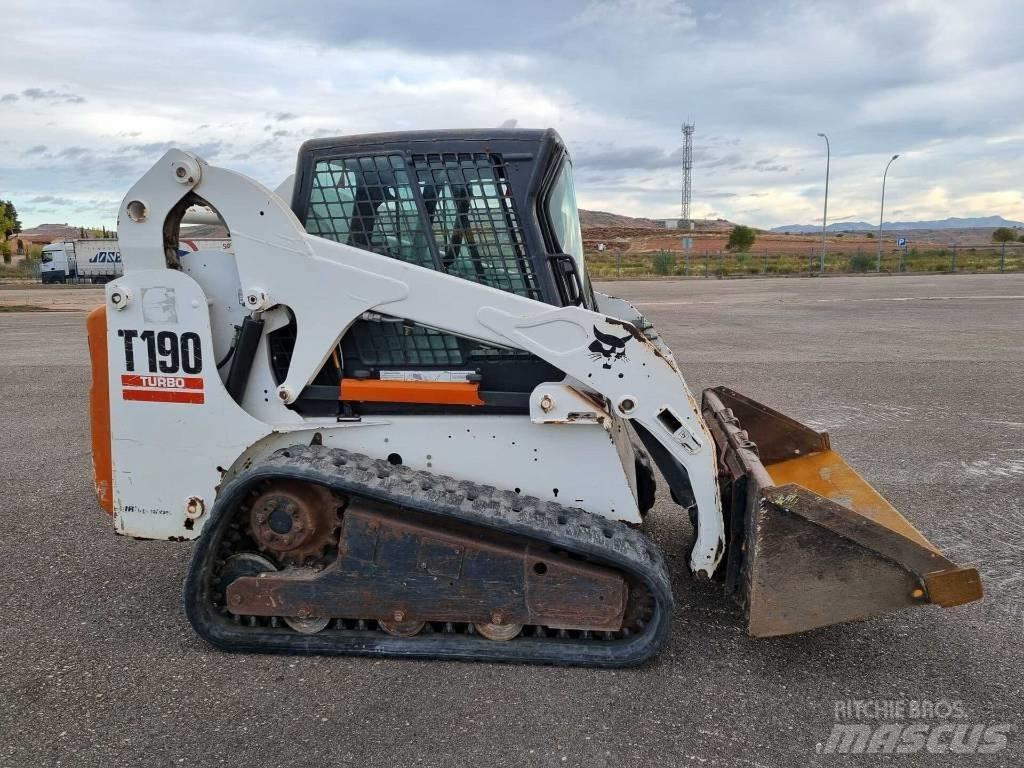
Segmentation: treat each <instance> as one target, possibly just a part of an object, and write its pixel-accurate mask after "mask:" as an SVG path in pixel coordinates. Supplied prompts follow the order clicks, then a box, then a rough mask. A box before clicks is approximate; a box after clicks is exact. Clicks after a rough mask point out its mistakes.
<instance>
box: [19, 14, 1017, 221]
mask: <svg viewBox="0 0 1024 768" xmlns="http://www.w3.org/2000/svg"><path fill="white" fill-rule="evenodd" d="M4 12H5V23H7V24H8V25H9V26H10V27H11V28H20V29H31V28H40V27H41V26H42V25H43V24H44V22H45V28H46V29H47V35H48V44H47V45H46V46H22V47H19V48H18V49H17V51H16V53H15V52H13V51H11V50H10V49H2V50H0V91H2V92H5V95H4V96H0V103H10V104H12V105H14V104H15V103H17V106H18V107H19V108H21V109H22V110H24V112H25V119H19V120H17V121H8V122H7V123H6V124H5V126H4V141H5V142H8V143H7V144H5V145H4V152H3V153H0V176H2V178H3V186H4V188H5V189H13V190H14V191H15V192H17V193H18V194H19V195H46V194H51V195H54V196H56V197H67V198H71V197H73V196H74V195H75V194H76V191H77V190H81V189H88V190H89V195H88V196H86V197H83V198H82V201H80V202H79V203H78V204H81V205H90V204H91V203H90V202H89V201H100V202H98V203H97V204H96V205H97V207H96V208H95V209H94V211H93V213H92V214H90V217H91V219H92V221H93V222H97V223H99V222H104V221H105V222H106V223H108V224H112V221H113V216H114V215H115V214H116V201H117V200H119V199H120V197H121V196H122V195H123V194H124V192H125V190H126V189H128V188H129V187H130V186H131V184H132V183H134V181H136V180H137V179H138V177H139V176H140V175H141V174H142V173H144V172H145V171H146V170H147V169H148V168H149V167H150V165H151V164H152V163H153V162H155V161H156V159H158V158H159V156H160V155H161V154H162V153H163V152H164V151H166V150H167V149H168V148H169V147H171V146H180V147H184V148H186V149H193V150H195V151H198V152H199V153H200V155H202V156H203V157H205V158H206V159H207V160H209V161H211V162H223V163H225V164H228V165H230V166H231V167H233V168H234V169H236V170H239V171H241V172H243V173H248V174H250V175H253V176H255V177H256V178H258V179H259V180H260V181H261V182H263V183H265V184H267V185H269V186H271V187H275V186H277V184H278V182H279V181H280V180H281V179H282V178H283V177H284V176H286V175H287V174H288V173H290V172H291V171H292V170H293V169H294V166H295V152H296V150H297V148H298V146H299V144H300V143H301V142H302V141H303V140H305V139H309V138H314V137H317V136H332V135H343V134H355V133H373V132H377V131H388V130H413V129H431V128H461V127H484V128H486V127H494V126H500V125H502V124H503V121H506V116H507V115H510V114H512V115H515V116H516V117H515V121H516V122H515V125H517V126H522V127H546V126H552V127H554V128H556V129H557V130H558V131H559V133H560V134H561V135H562V137H563V138H564V139H565V141H566V144H567V146H568V147H569V149H570V151H571V152H572V155H573V158H574V167H575V170H576V175H577V185H576V187H577V190H576V191H577V195H578V198H579V200H580V202H581V204H582V205H584V206H592V207H601V208H603V209H605V210H612V211H621V212H624V213H634V214H638V215H644V216H650V217H663V216H671V215H673V214H674V213H675V211H676V210H677V208H678V200H679V182H680V180H679V167H680V162H681V156H680V150H679V146H680V138H681V137H680V135H679V127H680V123H681V122H683V121H684V120H686V121H693V122H695V123H696V125H697V132H696V134H695V136H694V168H693V196H694V200H693V208H694V209H695V210H696V211H697V214H698V215H702V214H704V213H708V212H710V211H711V210H712V207H714V209H715V210H716V211H717V212H718V213H720V214H721V215H723V216H726V217H730V218H739V217H740V216H741V215H747V216H749V217H751V218H750V219H749V221H748V222H746V223H750V224H754V225H756V226H772V225H775V224H786V223H791V222H801V221H806V222H811V221H814V220H815V218H817V217H819V216H820V211H821V202H822V198H823V196H824V176H825V157H824V149H825V148H824V143H823V142H822V140H821V139H819V138H817V136H816V134H817V132H819V131H825V132H827V133H828V134H829V138H830V140H831V142H832V144H831V149H832V155H831V180H830V187H829V211H830V212H831V211H833V210H835V212H836V215H837V216H848V217H850V218H851V219H869V218H870V217H871V216H872V215H873V212H877V206H878V195H879V192H880V185H881V173H882V169H883V168H884V165H885V162H886V161H887V160H888V158H889V157H891V156H892V154H894V153H896V152H899V153H900V154H901V158H900V160H899V161H898V162H897V163H896V164H894V166H893V168H892V169H891V171H890V173H889V179H888V186H887V192H886V201H887V207H888V206H889V205H892V209H893V210H897V209H903V210H905V211H906V212H907V215H906V216H905V218H942V217H943V216H945V215H949V214H950V213H961V214H963V215H981V214H993V213H999V214H1002V215H1004V216H1007V217H1008V218H1013V219H1024V201H1022V199H1021V198H1022V196H1021V195H1020V194H1017V191H1018V190H1020V188H1021V185H1020V179H1019V175H1020V157H1021V150H1022V148H1024V140H1022V138H1021V137H1024V102H1021V100H1020V99H1016V98H1012V97H1011V96H1010V95H1009V94H1014V93H1016V91H1017V90H1019V89H1018V88H1017V85H1016V84H1017V83H1019V82H1020V81H1021V80H1022V79H1024V54H1022V53H1021V48H1020V45H1019V37H1020V35H1019V30H1020V29H1021V28H1024V4H1022V3H1020V2H1019V0H975V2H972V3H970V4H968V5H964V4H962V3H957V2H954V0H934V1H933V2H928V3H923V2H919V0H892V1H891V2H878V1H875V0H868V2H865V3H858V4H852V5H851V4H842V3H839V2H828V1H826V2H823V3H793V2H791V0H757V2H755V1H754V0H732V2H729V3H721V2H712V0H692V1H690V2H679V0H601V1H598V0H565V2H560V3H552V2H550V0H517V2H516V3H505V4H501V5H495V6H494V7H493V8H492V9H488V10H487V11H486V12H478V13H449V14H438V12H437V8H436V6H435V5H433V4H429V3H423V2H421V1H420V0H391V1H390V2H388V3H377V4H373V6H372V8H370V9H369V10H367V6H366V4H365V2H363V1H362V0H335V1H334V2H332V3H328V4H285V3H280V2H279V0H221V1H220V2H218V3H217V4H216V8H215V12H211V9H210V4H209V2H206V1H202V2H201V1H200V0H180V1H179V2H177V3H175V4H173V6H168V5H167V4H166V3H164V2H161V1H160V0H136V2H134V3H130V4H129V3H125V2H120V1H119V0H94V2H93V3H90V4H88V5H80V4H73V3H67V4H65V5H63V6H62V9H61V13H60V14H53V13H46V12H45V10H44V9H42V8H41V6H40V4H39V3H38V0H7V2H6V3H5V6H4ZM100 18H102V19H103V23H102V24H103V25H102V29H101V28H100V24H99V23H98V21H97V19H100ZM540 19H542V20H543V23H538V20H540ZM171 24H173V25H174V28H202V29H203V35H204V39H205V40H207V41H208V42H209V45H205V46H203V48H202V51H201V53H200V54H197V56H198V58H196V64H197V65H198V66H199V71H201V73H202V74H201V87H197V86H196V80H195V79H194V78H193V79H189V78H183V77H181V74H180V70H179V69H178V68H177V67H175V66H174V63H175V62H176V57H175V56H174V55H173V54H172V53H171V52H166V53H165V52H164V51H165V44H166V41H165V39H164V33H163V32H162V29H163V28H166V26H167V25H171ZM496 30H499V31H502V32H503V34H496V33H495V31H496ZM908 30H912V33H909V32H908ZM112 38H113V39H117V40H118V45H117V46H113V47H112V46H110V45H109V40H110V39H112ZM438 40H444V41H446V42H450V43H451V44H445V45H443V46H442V45H439V44H438ZM157 52H158V53H157ZM126 72H130V73H131V77H125V76H124V73H126ZM32 83H41V84H44V85H39V86H38V87H33V88H26V87H25V86H26V85H28V84H32ZM86 94H87V95H88V101H87V100H86V99H85V95H86ZM22 102H24V103H22ZM70 105H74V108H75V120H74V121H70V120H68V119H67V115H66V109H67V107H68V106H70ZM25 106H28V107H30V108H29V109H25ZM507 122H510V121H506V123H507ZM39 147H45V148H46V149H37V148H39ZM44 166H45V167H44ZM935 189H944V190H946V191H947V194H946V195H945V196H944V197H939V196H936V195H935V194H934V192H933V190H935ZM890 199H891V201H892V202H891V203H890V202H889V201H890ZM103 201H106V202H103ZM110 201H113V203H110ZM996 209H998V210H996ZM67 210H68V211H69V213H70V211H71V210H72V209H70V208H69V209H67ZM874 215H877V213H874ZM71 218H72V217H71V216H70V215H69V220H70V219H71ZM830 218H831V216H830Z"/></svg>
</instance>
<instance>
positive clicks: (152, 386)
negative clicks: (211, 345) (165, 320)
mask: <svg viewBox="0 0 1024 768" xmlns="http://www.w3.org/2000/svg"><path fill="white" fill-rule="evenodd" d="M117 335H118V336H120V337H121V339H122V340H123V342H124V368H125V370H126V371H127V372H128V373H127V374H124V375H122V376H121V386H122V389H121V395H122V397H123V398H124V399H125V400H141V401H145V402H161V403H194V404H201V403H202V402H203V401H204V397H203V377H202V376H197V375H195V374H199V373H202V370H203V349H202V343H201V341H200V339H199V334H197V333H193V332H192V331H186V332H185V333H182V334H180V335H179V334H177V333H175V332H174V331H150V330H147V331H136V330H133V329H128V328H125V329H122V330H119V331H118V332H117ZM136 342H139V343H140V344H142V345H144V348H145V351H146V363H147V365H146V370H147V371H148V373H149V375H146V374H145V373H143V371H142V370H141V368H140V370H138V374H137V375H132V374H136V370H137V366H138V362H137V360H136V356H135V351H136ZM181 374H185V375H181Z"/></svg>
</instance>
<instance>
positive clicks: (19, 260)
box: [0, 256, 39, 280]
mask: <svg viewBox="0 0 1024 768" xmlns="http://www.w3.org/2000/svg"><path fill="white" fill-rule="evenodd" d="M2 278H19V279H22V280H39V261H38V259H29V258H23V257H20V256H14V257H12V258H11V262H10V263H8V262H7V261H5V260H2V259H0V279H2Z"/></svg>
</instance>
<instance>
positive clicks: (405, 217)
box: [306, 155, 434, 268]
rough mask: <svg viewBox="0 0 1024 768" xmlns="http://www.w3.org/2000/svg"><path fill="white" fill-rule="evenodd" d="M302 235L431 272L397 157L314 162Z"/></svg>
mask: <svg viewBox="0 0 1024 768" xmlns="http://www.w3.org/2000/svg"><path fill="white" fill-rule="evenodd" d="M306 231H307V232H309V233H310V234H313V235H320V236H321V237H325V238H327V239H329V240H336V241H338V242H339V243H345V244H346V245H351V246H354V247H356V248H362V249H364V250H367V251H373V252H374V253H379V254H381V255H382V256H390V257H391V258H394V259H399V260H401V261H406V262H409V263H411V264H418V265H420V266H421V267H430V268H433V267H434V257H433V255H432V253H431V249H430V242H429V239H428V235H427V232H426V228H425V227H424V226H423V220H422V217H421V216H420V213H419V209H418V206H417V204H416V197H415V195H414V194H413V190H412V186H411V184H410V181H409V172H408V170H407V169H406V167H405V160H404V159H403V158H402V156H401V155H384V156H378V157H350V158H345V159H339V160H325V161H322V162H319V163H317V165H316V171H315V173H314V175H313V184H312V188H311V189H310V193H309V213H308V215H307V216H306Z"/></svg>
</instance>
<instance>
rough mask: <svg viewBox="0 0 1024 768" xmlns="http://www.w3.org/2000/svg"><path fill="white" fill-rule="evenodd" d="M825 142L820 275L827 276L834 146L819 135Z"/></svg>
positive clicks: (825, 137) (824, 136)
mask: <svg viewBox="0 0 1024 768" xmlns="http://www.w3.org/2000/svg"><path fill="white" fill-rule="evenodd" d="M818 135H819V136H820V137H821V138H823V139H824V140H825V212H824V213H823V214H821V266H820V267H819V268H818V274H819V275H823V274H825V232H826V231H827V230H828V171H829V166H830V165H831V164H832V145H831V144H829V141H828V136H826V135H825V134H824V133H819V134H818Z"/></svg>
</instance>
